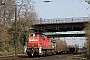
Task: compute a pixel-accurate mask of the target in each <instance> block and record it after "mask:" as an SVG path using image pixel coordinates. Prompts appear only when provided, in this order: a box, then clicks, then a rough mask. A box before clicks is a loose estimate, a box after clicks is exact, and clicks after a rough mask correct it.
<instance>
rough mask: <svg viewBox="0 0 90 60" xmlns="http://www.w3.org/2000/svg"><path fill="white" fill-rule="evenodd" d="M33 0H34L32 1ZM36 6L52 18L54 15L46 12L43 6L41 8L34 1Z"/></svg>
mask: <svg viewBox="0 0 90 60" xmlns="http://www.w3.org/2000/svg"><path fill="white" fill-rule="evenodd" d="M34 2H35V1H34ZM34 4H35V5H36V6H37V7H38V8H40V9H41V10H42V11H44V13H46V14H48V15H49V16H51V17H52V18H54V16H52V15H51V14H50V13H48V12H46V11H45V10H44V9H43V8H41V7H40V6H39V5H37V4H36V2H35V3H34Z"/></svg>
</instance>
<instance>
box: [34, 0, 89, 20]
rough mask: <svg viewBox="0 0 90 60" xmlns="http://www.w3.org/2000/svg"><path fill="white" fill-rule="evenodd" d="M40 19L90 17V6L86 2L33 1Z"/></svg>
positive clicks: (60, 0)
mask: <svg viewBox="0 0 90 60" xmlns="http://www.w3.org/2000/svg"><path fill="white" fill-rule="evenodd" d="M33 1H34V2H35V3H34V5H35V10H36V12H37V14H38V17H39V18H46V19H48V18H68V17H70V18H72V17H87V16H89V15H90V12H89V11H90V5H89V4H88V3H87V2H85V1H84V0H51V1H52V2H49V3H45V2H43V0H33Z"/></svg>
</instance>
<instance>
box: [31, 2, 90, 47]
mask: <svg viewBox="0 0 90 60" xmlns="http://www.w3.org/2000/svg"><path fill="white" fill-rule="evenodd" d="M33 1H34V5H35V11H36V12H37V14H38V17H39V18H43V19H54V18H73V17H89V16H90V5H89V4H88V3H87V2H85V1H84V0H51V1H52V2H49V3H45V2H43V0H33ZM60 39H62V40H66V42H67V44H68V45H74V44H77V45H79V46H84V42H86V38H85V37H61V38H60Z"/></svg>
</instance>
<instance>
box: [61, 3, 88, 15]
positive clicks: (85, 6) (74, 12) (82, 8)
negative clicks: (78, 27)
mask: <svg viewBox="0 0 90 60" xmlns="http://www.w3.org/2000/svg"><path fill="white" fill-rule="evenodd" d="M86 7H88V5H86V6H84V7H83V8H80V9H79V10H77V11H75V12H73V13H71V14H68V15H65V16H63V17H67V16H70V15H74V14H76V13H78V12H79V11H81V10H82V9H85V8H86ZM86 10H87V8H86Z"/></svg>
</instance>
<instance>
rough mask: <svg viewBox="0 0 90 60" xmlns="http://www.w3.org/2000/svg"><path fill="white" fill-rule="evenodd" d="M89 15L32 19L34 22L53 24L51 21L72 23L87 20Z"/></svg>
mask: <svg viewBox="0 0 90 60" xmlns="http://www.w3.org/2000/svg"><path fill="white" fill-rule="evenodd" d="M88 21H90V18H89V17H73V18H55V19H40V20H36V21H34V24H53V23H72V22H88Z"/></svg>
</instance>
